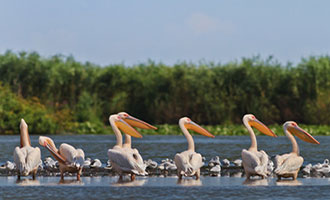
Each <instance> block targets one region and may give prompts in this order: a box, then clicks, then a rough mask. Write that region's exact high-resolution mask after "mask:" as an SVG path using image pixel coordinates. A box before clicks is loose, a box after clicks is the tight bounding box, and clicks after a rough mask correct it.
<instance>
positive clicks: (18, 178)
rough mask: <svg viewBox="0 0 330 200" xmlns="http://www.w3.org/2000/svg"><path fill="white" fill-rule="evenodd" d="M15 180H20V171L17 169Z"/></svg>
mask: <svg viewBox="0 0 330 200" xmlns="http://www.w3.org/2000/svg"><path fill="white" fill-rule="evenodd" d="M17 180H18V181H19V180H21V173H20V172H19V171H17Z"/></svg>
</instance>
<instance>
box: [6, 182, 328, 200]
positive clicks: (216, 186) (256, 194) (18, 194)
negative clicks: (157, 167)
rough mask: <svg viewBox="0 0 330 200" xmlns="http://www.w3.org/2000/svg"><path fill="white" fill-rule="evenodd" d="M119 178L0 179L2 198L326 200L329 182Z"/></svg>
mask: <svg viewBox="0 0 330 200" xmlns="http://www.w3.org/2000/svg"><path fill="white" fill-rule="evenodd" d="M117 179H118V177H83V178H82V180H81V182H77V181H74V180H73V179H70V178H67V179H66V182H65V183H59V177H38V180H37V181H32V180H28V181H27V180H25V181H22V182H19V183H17V182H16V179H15V178H14V177H0V193H1V195H0V196H1V197H2V198H3V199H46V198H48V197H49V198H51V199H87V198H88V199H197V198H203V199H211V198H212V199H214V198H215V199H222V198H223V199H224V198H225V199H242V198H243V199H252V198H253V199H255V198H258V199H326V198H327V197H328V191H329V189H330V179H314V178H310V179H306V178H302V179H298V180H297V181H282V182H276V181H275V179H264V180H254V181H249V182H247V181H245V179H244V178H232V177H220V178H219V177H201V180H200V181H196V180H193V179H184V180H183V182H181V183H178V181H177V178H176V177H166V178H162V177H148V178H142V177H139V178H137V180H135V181H133V182H122V183H117Z"/></svg>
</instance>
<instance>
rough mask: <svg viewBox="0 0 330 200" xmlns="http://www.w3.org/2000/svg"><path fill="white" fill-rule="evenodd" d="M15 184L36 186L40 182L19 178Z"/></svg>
mask: <svg viewBox="0 0 330 200" xmlns="http://www.w3.org/2000/svg"><path fill="white" fill-rule="evenodd" d="M16 183H17V185H20V186H36V185H40V182H39V181H38V180H33V179H21V180H17V181H16Z"/></svg>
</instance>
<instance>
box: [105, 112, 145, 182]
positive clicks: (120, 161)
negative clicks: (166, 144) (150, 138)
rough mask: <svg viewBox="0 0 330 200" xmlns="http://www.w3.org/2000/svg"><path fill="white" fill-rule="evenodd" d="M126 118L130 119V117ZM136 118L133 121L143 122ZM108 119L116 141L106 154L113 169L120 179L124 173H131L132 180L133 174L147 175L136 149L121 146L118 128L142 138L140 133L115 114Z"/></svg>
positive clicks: (121, 141)
mask: <svg viewBox="0 0 330 200" xmlns="http://www.w3.org/2000/svg"><path fill="white" fill-rule="evenodd" d="M134 119H135V118H134ZM126 120H132V118H130V119H126ZM136 120H137V119H136ZM136 120H134V123H137V124H139V123H142V124H143V123H145V122H142V121H141V120H138V121H136ZM109 121H110V124H111V127H112V129H113V131H114V133H115V135H116V139H117V143H116V145H115V146H114V147H113V148H112V149H109V150H108V156H109V160H110V162H111V165H112V167H113V169H114V170H115V171H117V172H118V173H119V175H120V179H122V175H123V174H125V173H127V174H131V180H132V181H133V180H134V179H135V175H147V174H148V173H147V172H146V171H145V168H146V165H145V164H144V163H143V159H142V157H141V155H140V154H139V153H138V152H137V150H136V151H134V149H131V148H128V147H127V148H125V147H123V139H122V135H121V132H120V130H119V129H121V130H122V131H124V133H126V134H129V135H131V136H133V137H137V138H142V135H141V134H140V133H139V132H137V131H136V130H135V129H134V128H133V127H131V126H130V125H129V124H128V123H127V122H126V121H124V119H122V118H121V117H120V116H119V115H117V114H116V115H111V116H110V117H109ZM131 123H132V122H131Z"/></svg>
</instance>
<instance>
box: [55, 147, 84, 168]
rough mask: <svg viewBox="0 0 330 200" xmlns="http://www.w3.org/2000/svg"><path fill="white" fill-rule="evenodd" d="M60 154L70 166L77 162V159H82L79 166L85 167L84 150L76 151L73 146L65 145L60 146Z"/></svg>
mask: <svg viewBox="0 0 330 200" xmlns="http://www.w3.org/2000/svg"><path fill="white" fill-rule="evenodd" d="M59 153H60V155H61V156H62V157H63V158H64V159H65V160H66V161H67V162H68V163H70V164H73V163H74V162H77V160H76V159H77V157H81V158H82V159H81V160H82V161H81V162H79V164H81V165H83V159H84V158H85V154H84V152H83V150H81V149H75V148H74V147H73V146H71V145H69V144H66V143H63V144H61V146H60V149H59Z"/></svg>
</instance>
